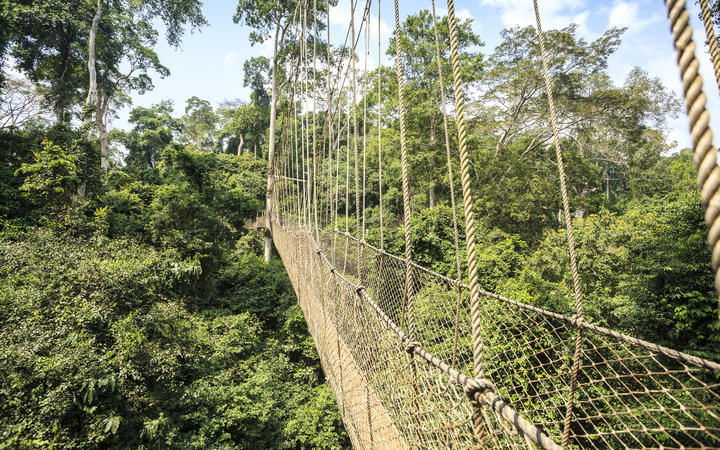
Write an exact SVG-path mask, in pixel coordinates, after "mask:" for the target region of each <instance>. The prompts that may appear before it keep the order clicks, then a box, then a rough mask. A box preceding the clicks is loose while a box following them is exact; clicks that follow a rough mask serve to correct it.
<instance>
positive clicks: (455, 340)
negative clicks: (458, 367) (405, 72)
mask: <svg viewBox="0 0 720 450" xmlns="http://www.w3.org/2000/svg"><path fill="white" fill-rule="evenodd" d="M432 13H433V34H434V35H435V56H436V58H437V65H438V78H439V80H440V103H441V104H442V116H443V132H444V133H445V153H446V156H447V172H448V182H449V184H450V208H451V209H452V219H453V240H454V244H455V268H456V271H457V272H456V273H457V280H458V281H462V268H461V264H460V236H459V233H458V218H457V207H456V205H455V181H454V176H453V170H452V157H451V155H450V132H449V131H448V129H449V127H448V120H447V108H446V106H445V79H444V77H443V70H442V58H441V57H440V38H439V36H438V30H437V14H436V12H435V0H432ZM460 292H461V291H460V288H458V289H457V303H456V305H455V333H454V336H453V351H452V355H453V356H452V363H451V364H450V365H451V366H453V367H454V366H455V359H456V358H457V347H458V341H459V338H460V306H461V304H462V296H461V294H460Z"/></svg>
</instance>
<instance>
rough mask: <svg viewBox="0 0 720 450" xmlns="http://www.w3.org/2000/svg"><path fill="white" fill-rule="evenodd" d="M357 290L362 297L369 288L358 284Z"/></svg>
mask: <svg viewBox="0 0 720 450" xmlns="http://www.w3.org/2000/svg"><path fill="white" fill-rule="evenodd" d="M355 292H357V295H359V296H360V297H362V293H363V292H367V289H365V286H358V287H356V288H355Z"/></svg>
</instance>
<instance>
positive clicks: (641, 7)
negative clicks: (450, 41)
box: [111, 0, 720, 148]
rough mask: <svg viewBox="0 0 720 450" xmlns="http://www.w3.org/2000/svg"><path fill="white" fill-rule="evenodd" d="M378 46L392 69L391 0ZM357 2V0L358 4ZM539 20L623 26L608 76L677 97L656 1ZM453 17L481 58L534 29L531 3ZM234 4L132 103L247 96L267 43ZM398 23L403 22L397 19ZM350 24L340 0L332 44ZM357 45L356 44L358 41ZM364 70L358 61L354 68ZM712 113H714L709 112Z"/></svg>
mask: <svg viewBox="0 0 720 450" xmlns="http://www.w3.org/2000/svg"><path fill="white" fill-rule="evenodd" d="M380 2H381V3H380V4H381V11H380V18H381V21H380V26H381V34H382V35H381V43H382V45H383V56H382V63H383V64H394V61H393V60H391V59H390V58H389V57H387V56H385V55H384V47H385V45H386V44H387V41H388V39H389V36H390V34H391V33H392V28H393V27H394V16H393V2H392V1H390V0H380ZM360 3H362V4H363V5H364V2H360ZM400 3H401V17H404V16H406V15H407V14H411V13H415V12H417V11H419V10H421V9H430V8H431V2H430V1H429V0H422V1H414V2H408V1H404V2H403V1H401V2H400ZM539 3H540V11H541V19H542V22H543V28H544V29H545V30H548V29H552V28H562V27H564V26H567V25H568V24H570V23H576V24H578V25H579V28H578V32H579V34H580V36H582V37H584V38H585V39H587V40H592V39H595V38H597V37H599V36H600V35H601V34H602V33H603V32H604V31H605V30H607V29H608V28H609V27H612V26H619V27H627V28H628V30H627V31H626V32H625V34H624V36H623V42H622V45H621V46H620V48H619V49H618V50H617V52H616V53H615V54H614V55H612V56H611V57H610V59H609V66H608V72H609V74H610V75H611V76H612V78H613V79H614V80H615V82H616V83H617V84H622V82H623V80H624V79H625V76H626V75H627V74H628V73H629V72H630V70H631V69H632V68H633V67H634V66H639V67H641V68H643V69H645V70H646V71H648V72H649V73H650V75H652V76H654V77H658V78H660V79H661V80H662V82H663V84H664V85H665V86H666V87H668V88H669V89H670V90H672V91H674V92H675V93H676V94H677V95H680V93H681V85H680V81H679V80H680V78H679V72H678V69H677V66H676V65H675V56H674V50H673V46H672V37H671V35H670V31H669V25H668V22H667V18H666V16H665V8H664V5H663V2H660V1H658V0H611V1H592V0H539ZM688 3H689V5H688V6H689V7H690V8H691V12H692V15H693V18H694V22H693V26H694V27H695V41H696V42H697V43H698V44H699V47H698V48H699V50H700V51H699V52H698V56H699V58H700V62H701V71H702V74H703V76H704V78H705V91H706V93H707V94H708V97H709V104H708V107H709V109H710V112H711V115H713V116H715V117H720V99H719V98H718V93H717V89H715V80H714V75H713V73H712V66H711V64H710V62H709V57H708V54H707V50H706V49H705V47H704V45H703V43H704V31H703V29H702V23H701V22H700V21H699V19H697V11H696V10H694V9H693V8H697V6H696V5H695V4H694V2H688ZM377 5H378V0H373V4H372V6H371V10H372V17H371V23H370V32H371V34H370V44H369V45H370V55H369V57H368V62H367V64H368V68H369V69H371V70H372V69H373V68H374V67H375V66H376V64H377V60H378V49H377V42H378V41H377V39H378V37H377V34H378V31H377V29H378V25H377V15H378V8H377ZM455 5H456V6H455V8H456V14H457V15H458V16H459V17H460V18H472V19H473V20H474V28H475V31H476V32H477V33H478V34H479V35H480V36H481V38H482V39H483V41H484V42H485V44H486V45H485V48H484V49H483V50H482V51H483V52H484V53H486V54H488V53H490V52H491V51H492V49H493V48H494V47H495V46H496V45H497V44H499V42H500V32H501V31H502V29H503V28H506V27H512V26H517V25H521V26H526V25H533V26H534V25H535V16H534V12H533V6H532V0H462V1H457V2H456V3H455ZM235 6H236V3H235V2H232V1H218V0H213V1H207V2H206V3H205V6H204V13H205V16H206V18H207V19H208V22H209V23H210V25H209V26H207V27H205V28H203V29H202V30H200V31H195V32H194V33H192V34H190V33H186V35H185V38H184V39H183V43H182V45H181V47H180V48H179V49H174V48H171V47H169V46H167V45H166V44H165V43H163V42H160V43H159V45H158V47H157V51H158V53H159V55H160V59H161V61H162V62H163V63H164V64H165V65H166V66H167V67H168V68H169V69H170V71H171V75H170V76H169V77H167V78H165V79H160V78H158V77H157V76H154V77H153V78H154V81H155V89H154V90H153V91H151V92H148V93H146V94H145V95H135V96H134V98H133V102H134V105H135V106H149V105H151V104H153V103H157V102H159V101H161V100H164V99H171V100H173V101H174V103H175V114H176V115H182V113H183V112H184V107H185V101H186V100H187V99H188V98H190V97H192V96H197V97H200V98H202V99H206V100H209V101H210V102H211V103H212V104H213V105H215V106H217V104H218V103H220V102H222V101H223V100H225V99H228V100H230V99H235V98H243V99H247V98H248V96H249V91H248V89H247V88H244V87H243V71H242V67H243V62H244V61H245V60H246V59H248V58H251V57H253V56H258V55H264V56H271V54H272V46H271V42H267V43H265V44H262V45H256V46H254V47H253V46H251V45H250V44H249V40H248V34H249V32H248V30H247V29H246V28H245V27H244V26H241V25H236V24H234V23H233V22H232V16H233V14H234V12H235ZM363 7H364V6H361V7H359V8H358V11H356V20H357V21H359V18H360V16H361V14H362V8H363ZM437 8H438V13H439V14H441V15H443V14H446V11H447V5H446V3H445V2H442V1H438V2H437ZM401 20H402V18H401ZM349 21H350V2H349V1H342V0H341V1H340V5H338V6H337V7H335V8H333V9H331V12H330V26H331V28H330V29H331V41H332V43H335V44H337V43H339V42H340V41H342V40H344V38H345V34H346V30H347V26H348V24H349ZM361 42H362V41H361ZM363 65H364V60H363V59H361V61H360V66H363ZM713 111H717V113H716V114H713ZM128 113H129V108H126V109H124V110H121V111H119V116H120V117H119V118H118V119H116V120H114V121H113V122H112V123H111V126H113V127H116V128H124V129H127V128H128V124H127V122H126V118H127V116H128ZM713 125H714V128H715V129H716V130H717V129H720V121H718V120H714V121H713ZM669 126H670V129H669V130H668V137H669V139H670V140H674V141H677V142H678V146H679V148H682V147H686V146H689V145H690V139H689V133H688V132H687V129H688V125H687V117H686V116H685V115H683V116H681V117H680V118H678V119H676V120H671V121H670V122H669Z"/></svg>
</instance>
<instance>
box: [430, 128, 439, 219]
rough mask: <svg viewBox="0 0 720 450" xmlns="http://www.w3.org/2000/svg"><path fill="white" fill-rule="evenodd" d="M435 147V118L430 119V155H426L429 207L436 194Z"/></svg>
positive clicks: (435, 198) (434, 201)
mask: <svg viewBox="0 0 720 450" xmlns="http://www.w3.org/2000/svg"><path fill="white" fill-rule="evenodd" d="M434 148H435V119H434V118H431V119H430V155H429V156H428V164H429V165H430V189H428V203H429V204H430V205H429V206H430V208H434V207H435V203H436V202H437V196H436V195H435V156H434V155H433V154H432V152H433V150H434Z"/></svg>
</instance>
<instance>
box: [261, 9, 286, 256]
mask: <svg viewBox="0 0 720 450" xmlns="http://www.w3.org/2000/svg"><path fill="white" fill-rule="evenodd" d="M285 30H286V29H283V30H282V36H281V37H280V39H279V40H278V36H280V19H278V21H277V23H276V27H275V49H274V50H273V71H272V99H271V100H270V130H269V133H268V136H269V139H268V141H269V142H268V179H267V191H266V192H265V214H266V216H265V226H266V229H267V233H266V234H265V262H266V263H268V262H270V254H271V251H272V222H271V221H272V217H273V214H274V211H273V204H272V199H273V189H274V185H275V182H274V180H273V175H274V172H275V164H274V161H273V160H274V157H275V116H276V113H277V100H278V80H277V72H278V60H277V59H278V46H282V41H283V40H284V39H285Z"/></svg>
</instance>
